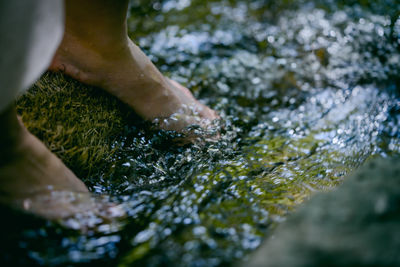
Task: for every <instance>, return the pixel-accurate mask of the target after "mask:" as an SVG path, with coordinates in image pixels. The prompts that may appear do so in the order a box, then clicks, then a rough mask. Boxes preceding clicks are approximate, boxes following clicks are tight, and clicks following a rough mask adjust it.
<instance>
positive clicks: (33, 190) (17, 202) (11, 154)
mask: <svg viewBox="0 0 400 267" xmlns="http://www.w3.org/2000/svg"><path fill="white" fill-rule="evenodd" d="M0 124H1V125H2V129H6V130H7V131H3V132H2V133H0V148H1V154H0V192H1V193H0V203H2V204H5V205H7V206H10V207H13V208H17V209H19V210H23V211H26V212H29V213H34V214H36V215H39V216H42V217H45V218H48V219H55V218H65V217H68V216H70V215H72V214H74V213H76V212H77V211H78V209H81V207H79V208H78V206H75V205H71V204H65V205H64V206H63V205H60V203H58V204H57V203H56V202H55V201H54V199H53V200H51V198H49V196H51V194H52V193H53V192H55V191H70V192H77V193H88V189H87V188H86V186H85V185H84V184H83V182H82V181H81V180H79V179H78V178H76V176H75V175H74V174H73V173H72V171H70V170H69V169H68V168H67V167H66V166H65V165H64V164H63V163H62V162H61V160H60V159H58V158H57V157H56V156H55V155H54V154H53V153H51V152H50V151H49V150H48V149H47V148H46V146H45V145H44V144H43V143H42V142H40V141H39V140H38V139H37V138H36V137H35V136H33V135H32V134H31V133H29V132H28V130H26V129H25V127H24V126H23V125H22V123H21V122H20V121H18V120H17V117H16V114H15V111H13V110H9V111H7V112H5V113H3V114H0ZM3 127H4V128H3ZM43 197H45V198H46V197H47V199H48V201H47V203H45V202H43V201H42V200H43ZM39 201H41V204H40V205H38V202H39Z"/></svg>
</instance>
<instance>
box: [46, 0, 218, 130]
mask: <svg viewBox="0 0 400 267" xmlns="http://www.w3.org/2000/svg"><path fill="white" fill-rule="evenodd" d="M128 2H129V1H128V0H118V1H114V0H84V1H82V0H67V1H66V29H65V34H64V39H63V41H62V44H61V45H60V47H59V49H58V51H57V53H56V56H55V57H54V60H53V63H52V65H51V67H50V70H53V71H63V72H64V73H66V74H67V75H70V76H72V77H73V78H75V79H77V80H79V81H81V82H84V83H87V84H90V85H94V86H98V87H100V88H103V89H104V90H106V91H107V92H109V93H111V94H113V95H115V96H116V97H118V98H119V99H120V100H121V101H123V102H125V103H127V104H128V105H130V106H131V107H132V108H133V109H134V110H135V111H136V112H137V113H138V114H139V115H140V116H142V117H143V118H144V119H146V120H150V121H153V120H155V119H165V118H169V117H170V116H171V115H173V114H178V116H176V118H177V120H160V127H161V128H164V129H169V130H177V131H180V130H182V129H183V128H185V127H186V126H189V125H191V124H199V125H202V126H205V125H207V124H209V122H210V121H212V120H214V119H216V118H217V115H216V114H215V112H214V111H213V110H211V109H209V108H208V107H206V106H204V105H202V104H201V103H199V102H198V101H197V100H196V99H195V98H194V97H193V95H192V94H191V93H190V91H189V90H188V89H187V88H185V87H183V86H181V85H180V84H178V83H176V82H174V81H171V80H169V79H167V78H165V77H164V76H163V75H162V74H161V73H160V72H159V71H158V70H157V68H156V67H155V66H154V65H153V64H152V63H151V61H150V60H149V59H148V58H147V57H146V56H145V55H144V53H143V52H142V51H141V50H140V48H139V47H137V46H136V45H135V44H134V43H133V42H132V41H131V40H130V39H129V37H128V35H127V22H126V14H127V9H128Z"/></svg>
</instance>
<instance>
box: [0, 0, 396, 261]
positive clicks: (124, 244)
mask: <svg viewBox="0 0 400 267" xmlns="http://www.w3.org/2000/svg"><path fill="white" fill-rule="evenodd" d="M144 2H146V3H144ZM274 2H276V1H271V2H270V1H251V3H248V2H247V1H195V0H192V1H190V0H179V1H172V0H170V1H150V3H149V2H148V1H133V2H132V3H131V10H130V19H129V28H130V32H131V36H132V37H133V38H134V39H135V40H136V41H137V43H138V44H139V45H140V46H141V47H142V48H143V49H144V50H145V51H146V53H147V54H149V55H151V57H152V59H153V61H154V62H155V63H156V64H157V66H158V67H159V68H160V69H161V70H162V71H163V72H164V73H166V74H167V75H168V76H170V77H172V78H174V79H176V80H177V81H179V82H181V83H183V84H185V85H187V86H188V87H190V88H191V89H192V90H193V92H194V93H195V95H196V96H197V97H198V98H200V99H201V100H202V101H204V102H205V103H206V104H208V105H210V106H211V107H213V108H214V109H216V110H217V111H218V112H219V114H220V115H221V117H222V118H223V122H222V125H223V129H221V136H222V137H221V140H219V141H210V142H208V143H207V145H206V146H201V145H192V146H187V147H175V146H171V139H172V136H171V135H172V134H171V133H164V132H154V131H150V130H149V129H148V127H147V125H141V124H140V123H137V124H131V125H128V126H127V127H126V129H125V132H124V133H121V136H120V138H119V139H118V141H117V142H116V143H115V144H114V145H115V147H116V149H118V153H117V156H116V157H115V158H114V159H113V160H112V168H111V169H107V170H101V171H100V172H99V174H98V176H96V177H91V179H90V181H91V184H92V185H91V189H92V190H93V191H95V192H97V193H99V194H107V195H111V196H112V197H111V199H112V200H113V201H115V202H117V203H119V204H120V207H121V208H122V209H124V210H125V211H126V212H127V216H126V218H124V219H122V220H114V221H112V222H107V221H105V220H102V219H99V218H96V217H90V218H85V219H82V218H81V219H80V220H79V218H78V219H77V220H76V221H70V222H66V223H65V222H64V224H67V225H68V226H69V227H72V228H73V226H74V225H75V224H76V223H82V222H83V223H85V222H86V223H87V224H88V225H90V224H92V225H94V226H93V229H96V230H97V231H92V230H90V229H89V230H88V231H86V233H85V234H80V233H79V232H77V231H74V230H67V229H65V228H63V227H61V226H59V225H56V224H50V223H46V224H43V222H40V221H39V222H36V223H32V227H31V229H26V228H25V229H23V231H18V232H17V230H16V232H13V231H10V233H8V235H6V236H5V238H6V240H7V241H8V242H3V243H4V244H8V245H7V246H6V247H5V248H4V249H5V251H11V250H13V251H17V253H15V252H13V253H14V254H13V253H10V254H9V255H8V256H7V257H9V261H12V262H15V261H20V262H22V263H24V262H34V263H38V264H50V265H67V264H69V263H76V264H77V263H79V264H82V265H97V264H100V263H101V264H103V265H112V266H115V265H120V266H131V265H133V264H147V265H152V266H153V265H163V266H164V265H171V266H180V265H182V266H188V265H189V266H219V265H229V264H232V263H233V262H235V261H236V260H240V259H243V258H244V257H245V256H246V255H248V253H249V252H251V251H252V250H254V249H255V248H257V246H258V245H259V244H260V243H261V242H262V240H263V238H264V237H266V236H268V234H269V233H270V230H271V229H272V227H273V226H274V225H275V224H276V223H279V222H281V221H282V220H284V218H285V216H286V215H287V214H288V213H289V212H290V211H291V210H292V209H293V207H294V206H295V205H297V204H299V203H301V202H302V201H303V200H305V199H306V198H307V197H308V196H309V195H310V194H311V193H313V192H314V191H320V190H329V189H330V188H332V187H334V186H336V185H338V184H339V183H340V182H341V181H342V179H343V178H344V176H345V175H346V174H347V173H349V172H350V171H352V170H353V169H355V168H356V167H357V166H359V165H360V164H362V163H363V162H364V161H365V160H366V159H368V158H370V157H374V156H383V157H390V156H394V155H398V154H399V153H400V132H399V126H400V122H399V118H400V115H399V114H400V113H399V111H400V101H399V95H398V93H399V89H398V88H399V77H400V75H399V74H400V73H399V71H400V67H399V66H400V65H399V63H400V49H399V44H400V42H399V41H400V18H399V7H398V6H399V5H398V3H397V2H396V1H371V2H365V3H364V6H360V5H357V4H355V3H352V2H349V1H346V3H344V2H343V3H341V2H338V1H314V2H313V3H309V2H308V1H307V3H302V2H301V1H281V2H282V3H274ZM143 14H146V16H145V17H143ZM13 228H16V229H18V226H13ZM15 240H18V241H15ZM15 255H18V256H15Z"/></svg>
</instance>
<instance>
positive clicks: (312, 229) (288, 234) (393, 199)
mask: <svg viewBox="0 0 400 267" xmlns="http://www.w3.org/2000/svg"><path fill="white" fill-rule="evenodd" d="M399 163H400V160H399V159H398V158H397V159H376V160H371V161H370V162H368V163H367V164H365V165H364V166H363V167H361V168H360V169H359V170H358V171H357V172H355V173H354V174H353V175H351V176H350V177H349V178H348V179H347V180H346V181H345V183H344V184H343V185H342V186H341V187H340V188H338V189H337V190H336V191H333V192H330V193H321V194H319V195H316V196H315V197H314V198H312V200H310V202H308V203H307V204H306V205H304V206H303V207H301V208H300V209H299V210H298V211H297V212H296V213H295V214H293V216H291V217H290V218H289V219H288V220H287V222H285V223H283V224H282V225H280V226H279V227H278V229H277V230H276V234H275V235H274V236H273V237H271V238H270V239H269V240H267V242H266V243H265V244H264V245H263V246H261V247H260V248H259V250H258V251H257V252H256V253H255V254H254V255H253V257H251V258H250V261H249V262H246V263H243V264H242V266H246V267H250V266H251V267H256V266H280V267H284V266H290V267H300V266H307V267H311V266H399V265H400V254H399V253H398V252H399V251H400V232H399V229H400V164H399Z"/></svg>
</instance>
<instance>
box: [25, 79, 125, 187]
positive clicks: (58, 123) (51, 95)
mask: <svg viewBox="0 0 400 267" xmlns="http://www.w3.org/2000/svg"><path fill="white" fill-rule="evenodd" d="M17 111H18V113H19V114H20V115H21V117H22V120H23V122H24V124H25V125H26V127H27V128H28V129H29V131H31V132H32V133H33V134H34V135H36V136H37V137H38V138H39V139H40V140H42V141H43V142H44V143H45V144H46V145H47V147H48V148H49V149H50V150H51V151H52V152H54V153H55V154H56V155H57V156H58V157H60V158H61V159H62V160H63V161H64V163H65V164H66V165H67V166H68V167H70V168H71V169H72V170H73V171H74V172H75V173H76V174H77V175H78V176H79V177H81V178H83V179H84V178H86V177H89V176H94V175H97V174H98V171H99V170H100V169H102V168H104V167H106V166H108V165H109V164H111V163H110V161H109V159H110V158H111V157H112V156H113V155H114V153H115V151H116V147H113V143H114V141H115V139H116V138H117V136H118V134H119V133H120V132H121V131H123V130H124V125H125V124H126V121H127V120H128V118H129V115H130V113H132V112H131V111H129V109H128V108H126V107H125V106H124V105H122V104H121V103H120V102H119V101H118V100H117V99H115V98H114V97H112V96H110V95H108V94H106V93H104V92H102V91H101V90H99V89H97V88H93V87H90V86H86V85H84V84H82V83H79V82H77V81H75V80H73V79H71V78H68V77H66V76H64V75H62V74H54V73H46V74H45V75H43V77H42V78H41V79H40V80H39V81H38V82H37V83H36V84H35V85H33V86H32V88H30V89H29V90H28V91H27V92H26V93H25V94H24V95H22V96H21V97H19V99H18V100H17Z"/></svg>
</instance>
